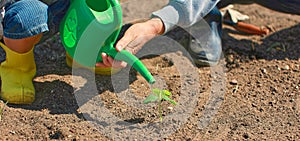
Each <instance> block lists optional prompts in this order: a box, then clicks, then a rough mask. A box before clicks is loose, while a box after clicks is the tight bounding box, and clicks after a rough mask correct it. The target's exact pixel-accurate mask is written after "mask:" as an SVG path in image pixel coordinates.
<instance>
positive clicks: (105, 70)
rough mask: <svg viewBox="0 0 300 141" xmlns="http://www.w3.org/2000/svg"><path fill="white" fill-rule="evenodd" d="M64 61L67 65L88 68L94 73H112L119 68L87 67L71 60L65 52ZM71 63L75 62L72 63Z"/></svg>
mask: <svg viewBox="0 0 300 141" xmlns="http://www.w3.org/2000/svg"><path fill="white" fill-rule="evenodd" d="M66 63H67V65H68V66H69V67H72V66H73V67H75V68H85V69H89V70H91V71H93V72H94V73H95V74H99V75H113V74H115V73H117V72H119V71H120V70H121V69H117V68H102V67H95V68H88V67H84V66H82V65H81V64H79V63H77V62H75V61H74V62H73V58H72V57H71V56H70V55H69V54H68V53H66ZM73 63H75V64H74V65H73Z"/></svg>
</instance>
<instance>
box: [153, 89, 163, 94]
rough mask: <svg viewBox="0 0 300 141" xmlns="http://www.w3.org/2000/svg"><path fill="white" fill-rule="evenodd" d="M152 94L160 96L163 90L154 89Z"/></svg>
mask: <svg viewBox="0 0 300 141" xmlns="http://www.w3.org/2000/svg"><path fill="white" fill-rule="evenodd" d="M152 92H153V93H155V94H156V95H159V93H160V92H161V90H160V89H157V88H155V89H152Z"/></svg>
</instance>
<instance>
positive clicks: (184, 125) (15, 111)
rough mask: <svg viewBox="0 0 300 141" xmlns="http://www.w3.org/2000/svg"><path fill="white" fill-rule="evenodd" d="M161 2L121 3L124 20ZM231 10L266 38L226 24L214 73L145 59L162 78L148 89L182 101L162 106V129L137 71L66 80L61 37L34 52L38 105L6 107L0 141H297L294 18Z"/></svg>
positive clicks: (182, 60)
mask: <svg viewBox="0 0 300 141" xmlns="http://www.w3.org/2000/svg"><path fill="white" fill-rule="evenodd" d="M166 2H167V1H166V0H165V1H161V2H157V4H156V5H154V4H152V3H153V2H151V1H149V2H148V1H147V2H145V1H135V2H131V1H127V2H125V3H123V9H124V21H125V22H129V21H132V20H133V19H137V18H145V17H147V16H148V14H149V13H150V12H151V11H154V10H157V9H159V7H161V6H162V5H163V4H165V3H166ZM139 9H140V10H139ZM235 9H238V10H239V11H241V12H242V13H244V14H247V15H249V16H250V20H248V21H246V22H248V23H252V24H255V25H258V26H267V27H269V28H270V29H272V30H271V33H270V34H269V35H266V36H260V35H247V34H243V33H240V32H237V31H236V30H234V29H233V28H232V27H229V26H224V32H223V41H224V43H223V53H224V59H222V62H223V63H221V64H220V65H219V66H217V67H200V68H195V67H193V66H192V65H191V63H189V61H188V60H187V59H186V57H183V56H182V53H179V52H175V53H167V54H164V55H160V56H157V55H156V56H154V55H153V56H151V57H149V56H147V57H144V58H143V59H142V61H143V62H144V64H145V65H146V66H147V67H148V69H149V70H150V72H151V73H152V74H153V75H155V76H156V78H158V77H159V78H160V79H161V80H163V81H158V83H157V84H156V85H155V86H151V87H159V88H166V89H168V90H170V91H171V92H172V94H173V95H172V98H173V99H175V100H176V101H177V102H178V105H177V106H173V105H171V104H169V103H168V102H167V101H163V102H162V105H163V115H164V116H165V117H164V119H163V122H162V123H160V122H159V113H158V110H157V107H156V106H155V105H154V104H153V105H151V104H149V105H143V104H141V102H142V100H143V99H144V98H145V97H146V96H147V95H148V94H149V93H150V86H149V85H148V84H147V83H146V81H145V80H144V79H143V78H142V77H141V76H140V75H139V74H138V73H136V71H135V70H133V69H130V68H127V69H124V70H123V71H122V72H120V73H119V74H124V73H125V74H126V73H127V75H125V76H126V77H125V78H122V76H124V75H118V74H117V75H115V76H113V77H109V76H98V75H96V76H95V77H94V75H93V74H91V73H90V72H86V71H83V72H81V73H80V75H76V74H75V73H73V74H74V77H73V78H72V69H71V68H69V67H67V66H66V63H65V51H64V49H63V47H62V45H61V42H60V40H59V37H58V36H55V37H54V38H53V39H50V40H48V41H46V42H44V43H42V44H40V45H38V46H37V47H36V49H35V52H36V60H37V69H38V71H37V76H36V78H35V79H34V85H35V87H36V95H37V96H36V97H37V99H36V101H35V103H33V104H32V105H25V106H24V105H22V106H21V105H10V104H9V105H7V106H6V107H5V108H4V111H3V114H2V120H1V121H0V127H1V128H0V134H1V136H0V140H114V139H115V140H119V139H120V140H156V139H160V140H300V93H299V89H300V88H299V87H300V79H299V78H300V66H299V65H300V50H299V46H300V41H299V39H300V34H299V33H300V24H299V22H300V16H296V15H289V14H284V13H279V12H275V11H272V10H269V9H266V8H264V7H261V6H259V5H256V4H252V5H247V6H245V5H235ZM133 10H139V11H133ZM169 35H170V36H173V37H175V39H177V38H180V36H179V35H182V33H181V32H180V31H174V32H172V33H170V34H169ZM180 40H181V39H178V41H180ZM182 40H184V39H182ZM165 44H167V45H170V44H168V43H165ZM162 46H163V45H162ZM223 66H224V67H223ZM223 69H224V70H223ZM128 76H129V77H128ZM94 78H95V80H94ZM112 78H113V79H112ZM72 79H73V81H72ZM160 79H158V80H160ZM116 80H117V81H116ZM94 82H96V83H94ZM128 82H129V83H128ZM89 84H91V85H89ZM93 84H95V88H94V89H93V87H94V86H93ZM124 84H126V85H124ZM90 86H91V87H90ZM93 90H95V91H93ZM131 94H133V95H131ZM3 106H4V103H3V102H1V101H0V107H3ZM170 107H172V108H170ZM103 109H104V111H103ZM110 119H112V120H113V121H111V120H110ZM116 120H118V121H117V122H116ZM115 122H116V123H115ZM98 129H100V130H98ZM101 129H102V130H101Z"/></svg>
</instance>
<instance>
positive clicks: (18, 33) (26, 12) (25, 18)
mask: <svg viewBox="0 0 300 141" xmlns="http://www.w3.org/2000/svg"><path fill="white" fill-rule="evenodd" d="M69 5H70V0H59V1H57V2H55V3H53V4H51V5H46V4H44V3H43V2H41V1H38V0H21V1H18V2H15V3H13V4H11V5H8V6H6V7H5V15H4V19H3V32H4V36H5V37H7V38H12V39H21V38H26V37H30V36H33V35H37V34H40V33H44V32H45V36H46V38H47V36H51V35H54V34H55V33H57V32H58V30H59V23H60V21H61V19H62V18H63V16H64V15H65V13H66V11H67V9H68V7H69Z"/></svg>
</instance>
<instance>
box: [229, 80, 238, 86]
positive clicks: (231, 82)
mask: <svg viewBox="0 0 300 141" xmlns="http://www.w3.org/2000/svg"><path fill="white" fill-rule="evenodd" d="M237 83H238V81H237V80H236V79H233V80H231V81H230V84H232V85H237Z"/></svg>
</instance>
